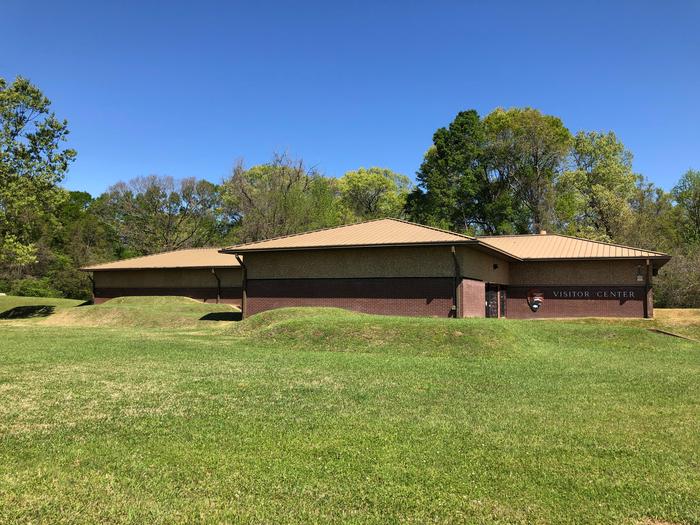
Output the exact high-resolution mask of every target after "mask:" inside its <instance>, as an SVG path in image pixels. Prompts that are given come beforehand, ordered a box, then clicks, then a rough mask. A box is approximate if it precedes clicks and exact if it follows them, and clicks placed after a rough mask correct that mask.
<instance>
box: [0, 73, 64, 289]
mask: <svg viewBox="0 0 700 525" xmlns="http://www.w3.org/2000/svg"><path fill="white" fill-rule="evenodd" d="M50 107H51V102H50V101H49V99H48V98H47V97H46V96H44V94H43V93H42V92H41V91H40V90H39V88H38V87H36V86H35V85H33V84H32V83H31V82H30V81H29V80H27V79H25V78H22V77H17V78H16V79H15V80H14V81H13V82H12V83H9V84H8V82H7V81H6V80H5V79H3V78H0V268H1V269H2V271H3V272H5V273H9V274H12V275H15V276H17V275H20V274H21V273H22V271H23V269H24V268H25V267H27V266H28V265H30V264H32V263H34V262H35V261H36V258H37V245H36V241H37V240H38V238H39V237H40V235H41V232H42V231H43V230H44V229H45V228H46V226H47V224H55V223H56V217H55V212H56V209H57V207H58V206H59V205H60V204H61V203H62V202H63V201H64V200H65V199H66V192H65V191H64V190H63V189H61V188H60V187H59V186H58V184H59V183H60V182H61V181H62V180H63V177H64V176H65V173H66V171H67V169H68V166H69V164H70V163H71V162H72V161H73V160H74V159H75V156H76V153H75V151H74V150H72V149H70V148H64V147H63V143H64V142H65V141H66V139H67V136H68V124H67V122H66V121H65V120H59V119H58V118H57V117H56V116H55V114H54V113H53V112H52V111H51V109H50Z"/></svg>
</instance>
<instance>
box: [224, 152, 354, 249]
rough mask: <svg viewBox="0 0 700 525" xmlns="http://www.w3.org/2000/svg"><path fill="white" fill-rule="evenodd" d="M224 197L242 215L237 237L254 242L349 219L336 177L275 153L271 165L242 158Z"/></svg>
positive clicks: (229, 179)
mask: <svg viewBox="0 0 700 525" xmlns="http://www.w3.org/2000/svg"><path fill="white" fill-rule="evenodd" d="M223 199H224V203H225V204H226V206H227V208H228V209H229V210H230V213H231V214H232V215H234V216H235V217H237V219H238V224H237V227H236V229H235V231H234V232H233V235H234V237H235V240H236V241H239V242H250V241H256V240H260V239H266V238H270V237H276V236H280V235H289V234H292V233H298V232H302V231H306V230H312V229H318V228H324V227H328V226H336V225H339V224H342V223H343V222H344V220H343V219H344V217H343V215H342V210H341V206H340V200H339V198H338V189H337V181H335V180H331V179H327V178H326V177H323V176H322V175H321V174H319V173H318V172H317V171H316V170H314V169H310V170H307V168H306V167H305V166H304V162H303V161H302V160H292V159H290V158H289V157H288V156H286V155H275V156H274V157H273V159H272V161H271V162H270V163H268V164H262V165H258V166H253V167H252V168H246V167H245V166H244V165H243V164H242V163H238V164H237V165H236V166H235V167H234V169H233V173H232V175H231V177H230V178H228V179H227V180H226V181H224V184H223Z"/></svg>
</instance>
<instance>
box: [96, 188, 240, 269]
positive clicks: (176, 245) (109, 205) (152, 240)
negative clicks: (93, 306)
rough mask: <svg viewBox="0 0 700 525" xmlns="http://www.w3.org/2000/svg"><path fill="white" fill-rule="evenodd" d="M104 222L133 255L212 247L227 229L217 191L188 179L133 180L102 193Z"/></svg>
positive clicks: (101, 212) (227, 224)
mask: <svg viewBox="0 0 700 525" xmlns="http://www.w3.org/2000/svg"><path fill="white" fill-rule="evenodd" d="M98 207H99V208H100V215H101V217H102V218H103V219H104V221H105V222H106V223H107V224H109V225H110V226H111V227H112V228H114V230H115V231H116V232H117V235H118V236H119V238H120V240H121V242H122V243H123V244H124V245H125V246H126V247H127V248H128V249H129V250H130V251H131V252H132V253H133V254H135V255H148V254H152V253H157V252H162V251H168V250H177V249H180V248H192V247H199V246H206V245H209V244H212V243H214V242H216V241H218V239H219V238H220V237H221V235H222V234H224V233H225V230H226V228H227V227H228V226H229V225H230V221H229V219H230V218H229V217H227V216H226V215H225V214H224V212H223V208H222V203H221V195H220V193H219V188H218V187H217V186H216V185H215V184H212V183H211V182H208V181H205V180H197V179H195V178H194V177H191V178H186V179H182V180H179V181H176V180H175V179H173V178H172V177H159V176H155V175H151V176H148V177H137V178H135V179H132V180H130V181H128V182H119V183H117V184H115V185H114V186H112V187H110V188H109V189H108V190H107V193H106V194H105V195H103V196H102V197H101V198H100V202H99V204H98Z"/></svg>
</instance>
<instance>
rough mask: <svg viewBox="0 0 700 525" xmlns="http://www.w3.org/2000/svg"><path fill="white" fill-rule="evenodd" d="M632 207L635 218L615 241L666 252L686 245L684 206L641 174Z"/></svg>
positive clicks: (631, 219) (628, 222) (632, 214)
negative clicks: (675, 201) (680, 206)
mask: <svg viewBox="0 0 700 525" xmlns="http://www.w3.org/2000/svg"><path fill="white" fill-rule="evenodd" d="M629 208H630V215H631V218H630V220H629V221H627V223H626V224H625V227H624V228H623V230H622V231H621V232H618V233H617V234H616V235H615V237H614V238H613V241H615V242H618V243H621V244H626V245H629V246H639V247H641V248H646V249H649V250H656V251H661V252H666V253H672V252H674V251H675V250H676V249H677V248H678V247H679V246H681V245H682V239H681V231H680V229H679V227H678V225H679V224H680V222H681V221H680V209H679V208H678V206H674V204H673V197H672V196H671V194H669V193H667V192H665V191H664V190H663V189H662V188H657V187H656V186H655V185H654V184H653V183H651V182H649V181H647V180H646V179H645V178H644V177H642V176H641V175H638V176H637V184H636V186H635V189H634V192H633V194H632V197H631V198H630V200H629Z"/></svg>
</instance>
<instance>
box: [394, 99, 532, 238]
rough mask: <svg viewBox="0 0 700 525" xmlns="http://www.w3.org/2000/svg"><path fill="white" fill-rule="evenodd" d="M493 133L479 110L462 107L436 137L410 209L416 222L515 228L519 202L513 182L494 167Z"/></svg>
mask: <svg viewBox="0 0 700 525" xmlns="http://www.w3.org/2000/svg"><path fill="white" fill-rule="evenodd" d="M487 146H488V142H487V133H486V130H485V128H484V125H483V122H482V121H481V119H480V118H479V115H478V113H477V112H476V111H474V110H469V111H462V112H460V113H458V114H457V116H456V117H455V119H454V120H453V121H452V122H451V123H450V125H449V126H448V127H447V128H440V129H438V130H437V131H436V132H435V134H434V135H433V145H432V146H431V147H430V149H429V150H428V151H427V153H426V154H425V157H424V159H423V163H422V164H421V167H420V170H419V171H418V173H417V174H416V178H417V180H418V187H417V188H416V189H415V190H414V191H413V192H411V194H410V195H409V197H408V199H407V203H406V212H407V214H408V216H409V217H411V219H412V220H414V221H416V222H420V223H423V224H430V225H433V226H438V227H441V228H447V229H451V230H454V231H468V232H472V233H491V234H493V233H503V232H511V231H513V228H514V226H513V225H514V224H516V223H518V222H519V221H518V220H517V218H516V216H517V208H518V205H517V203H516V202H515V201H514V200H513V199H512V196H511V194H510V191H509V187H508V184H507V181H506V180H505V179H504V178H503V177H502V176H501V174H500V173H499V172H498V171H496V170H493V169H491V164H490V157H489V155H490V152H489V151H488V149H487Z"/></svg>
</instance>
